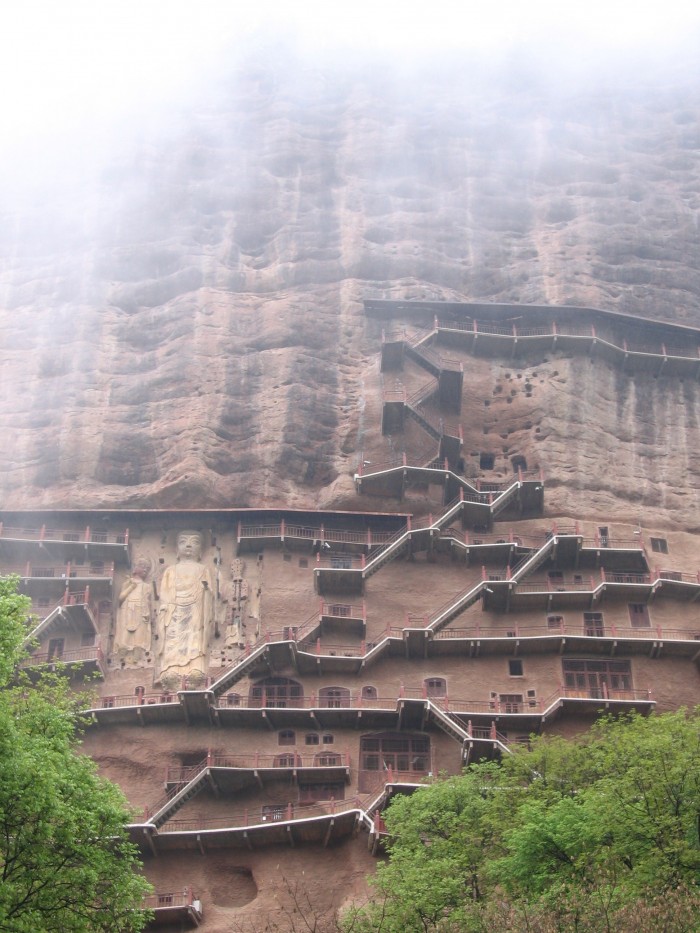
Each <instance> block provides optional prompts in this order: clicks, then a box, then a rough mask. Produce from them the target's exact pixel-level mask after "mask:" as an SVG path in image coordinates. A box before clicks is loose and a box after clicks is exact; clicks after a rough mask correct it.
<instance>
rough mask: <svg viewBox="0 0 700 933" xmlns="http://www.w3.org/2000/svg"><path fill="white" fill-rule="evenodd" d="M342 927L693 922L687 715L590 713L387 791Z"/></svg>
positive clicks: (404, 931) (695, 875)
mask: <svg viewBox="0 0 700 933" xmlns="http://www.w3.org/2000/svg"><path fill="white" fill-rule="evenodd" d="M386 824H387V829H388V832H389V834H390V835H389V840H390V841H389V843H388V852H389V859H388V861H387V862H386V863H384V864H382V865H380V866H379V868H378V871H377V875H376V877H375V878H374V879H373V884H374V886H375V891H376V893H375V898H374V902H373V904H372V905H371V906H370V907H367V908H364V909H363V910H361V911H359V912H354V913H352V912H351V913H350V914H349V915H348V917H347V924H348V928H350V927H352V930H353V931H375V933H412V931H420V933H427V931H440V933H448V931H450V933H452V931H475V933H476V931H479V933H481V931H483V933H486V931H494V930H499V931H500V930H512V931H521V930H522V931H526V930H527V931H539V933H549V931H562V933H563V931H576V933H586V931H589V933H600V931H615V933H621V931H632V930H634V931H635V933H652V931H654V933H656V931H658V930H662V929H663V930H664V931H665V933H682V931H691V930H692V931H697V930H699V929H700V921H698V917H700V887H699V885H700V837H699V832H700V714H699V713H698V712H697V711H696V712H695V713H692V714H687V713H686V712H685V711H679V712H676V713H666V714H663V715H658V716H656V715H652V716H650V717H649V718H644V717H642V716H638V715H630V716H627V717H623V718H621V719H617V720H615V719H611V718H610V719H604V720H601V721H600V722H599V723H597V724H596V725H595V726H594V727H593V728H592V729H591V730H590V732H588V733H586V734H585V735H583V736H581V737H579V738H578V739H576V740H565V739H562V738H534V739H533V741H532V747H531V749H529V750H528V749H523V750H519V751H518V752H517V753H515V754H513V755H512V756H507V757H505V758H504V760H503V762H502V763H501V764H494V763H482V764H478V765H475V766H473V767H472V768H470V769H469V770H468V771H467V772H466V773H465V774H464V775H462V776H459V777H451V778H447V779H444V780H438V781H436V782H435V783H433V784H431V785H429V786H427V787H426V788H424V789H420V790H417V791H416V792H415V793H414V794H413V795H411V796H399V797H397V798H396V799H395V800H394V802H393V803H392V804H391V806H390V807H389V809H388V811H387V813H386Z"/></svg>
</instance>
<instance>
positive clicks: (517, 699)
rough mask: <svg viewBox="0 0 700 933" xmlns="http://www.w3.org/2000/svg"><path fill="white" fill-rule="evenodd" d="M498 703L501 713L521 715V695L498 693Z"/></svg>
mask: <svg viewBox="0 0 700 933" xmlns="http://www.w3.org/2000/svg"><path fill="white" fill-rule="evenodd" d="M498 702H499V704H500V707H501V712H502V713H522V711H523V695H522V693H499V695H498Z"/></svg>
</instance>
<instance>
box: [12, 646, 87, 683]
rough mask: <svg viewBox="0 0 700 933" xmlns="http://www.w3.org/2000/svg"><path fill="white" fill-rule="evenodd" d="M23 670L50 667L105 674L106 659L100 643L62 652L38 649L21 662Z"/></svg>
mask: <svg viewBox="0 0 700 933" xmlns="http://www.w3.org/2000/svg"><path fill="white" fill-rule="evenodd" d="M19 666H20V668H22V669H23V670H39V669H42V668H48V669H50V670H51V671H59V672H61V671H64V672H65V673H66V674H69V675H73V674H77V673H80V674H85V675H97V676H99V677H101V678H104V676H105V661H104V655H103V654H102V649H101V648H100V647H99V645H89V646H86V647H83V648H74V649H71V650H69V651H63V652H61V653H58V654H57V653H53V652H49V651H38V652H36V653H34V654H32V655H30V656H29V657H28V658H25V659H24V660H23V661H21V662H20V665H19Z"/></svg>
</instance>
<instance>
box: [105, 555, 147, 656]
mask: <svg viewBox="0 0 700 933" xmlns="http://www.w3.org/2000/svg"><path fill="white" fill-rule="evenodd" d="M150 569H151V565H150V561H148V560H147V559H146V558H143V557H142V558H139V559H138V560H137V561H136V564H135V565H134V568H133V570H132V571H131V576H130V577H129V579H128V580H125V581H124V585H123V586H122V588H121V590H120V592H119V598H118V603H119V608H118V611H117V628H116V632H115V634H114V645H113V651H114V654H118V655H121V656H125V655H126V656H131V657H132V658H135V659H139V658H141V657H142V656H143V655H144V654H145V653H146V652H147V651H150V650H151V626H152V615H151V611H152V594H151V586H150V584H149V583H147V582H146V580H147V578H148V574H149V573H150Z"/></svg>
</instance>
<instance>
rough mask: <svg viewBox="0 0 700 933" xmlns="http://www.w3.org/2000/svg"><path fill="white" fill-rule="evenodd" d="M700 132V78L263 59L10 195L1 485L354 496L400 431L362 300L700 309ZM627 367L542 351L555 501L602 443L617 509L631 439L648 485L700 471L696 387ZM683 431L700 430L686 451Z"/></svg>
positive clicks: (119, 492)
mask: <svg viewBox="0 0 700 933" xmlns="http://www.w3.org/2000/svg"><path fill="white" fill-rule="evenodd" d="M699 150H700V93H698V89H697V85H695V86H693V85H692V84H685V85H684V84H683V83H682V82H679V83H673V84H667V85H665V86H663V87H659V86H656V87H643V86H639V87H634V86H627V87H624V88H622V87H620V88H614V87H613V88H610V87H603V86H601V85H599V84H595V83H593V84H591V86H590V87H587V86H585V85H578V86H577V87H575V88H572V90H571V91H569V92H566V91H562V90H561V89H558V90H557V91H556V92H555V91H553V90H552V89H551V87H548V86H547V85H544V84H542V83H541V82H539V81H538V80H537V79H535V78H533V79H532V80H529V81H528V80H524V79H523V78H522V76H521V75H518V74H513V73H512V72H507V73H498V74H495V75H488V76H485V75H483V74H481V73H476V72H474V71H470V70H469V68H464V67H463V68H461V69H460V68H456V67H455V68H451V67H447V66H446V65H445V66H444V67H437V66H431V67H425V68H423V69H422V70H420V73H418V72H417V71H413V72H412V73H411V74H410V75H408V74H401V73H399V72H398V71H392V70H390V69H389V68H388V67H387V66H386V65H383V64H381V63H375V64H374V66H373V67H369V66H368V65H367V63H363V64H362V65H359V64H358V65H357V67H351V66H348V67H341V66H338V67H337V68H336V69H335V70H333V71H329V70H328V69H325V70H324V69H310V68H308V67H306V66H303V67H302V63H300V62H298V61H296V60H295V59H294V57H293V56H292V55H291V54H282V53H280V54H279V55H276V56H275V57H274V58H272V57H266V56H262V55H260V56H257V57H256V56H253V61H252V62H249V63H248V64H247V66H246V67H245V68H244V69H240V70H239V71H238V72H237V73H236V74H234V75H231V76H229V77H228V78H227V80H226V81H222V83H221V84H220V85H219V86H217V87H215V88H212V89H211V92H210V94H209V96H208V97H207V99H205V100H201V101H199V103H198V104H197V105H196V106H192V107H190V108H183V109H182V110H181V111H180V112H179V113H178V114H177V115H176V116H174V117H173V118H172V119H171V120H170V121H169V123H168V125H167V129H166V128H164V127H163V126H160V127H153V129H152V130H151V131H150V132H148V133H144V135H143V136H142V138H141V139H140V140H139V141H138V143H136V144H134V145H129V146H127V145H126V144H125V145H124V146H123V147H122V148H120V149H117V150H115V151H114V152H113V154H112V156H111V158H110V160H109V163H108V164H107V165H103V166H99V172H98V171H96V170H94V169H95V166H94V165H90V166H88V167H87V169H86V171H85V172H84V174H83V177H82V179H81V184H80V185H77V186H75V187H71V186H70V185H68V186H63V187H54V188H50V189H49V191H48V192H46V191H42V192H38V191H37V193H35V195H34V196H33V197H29V198H27V199H25V201H24V202H22V204H21V205H20V206H17V205H10V206H8V207H7V209H6V210H5V212H4V216H3V218H2V225H1V232H0V237H1V239H2V259H1V260H0V327H1V328H2V333H3V340H2V345H1V347H0V387H1V390H0V436H2V438H3V443H2V444H1V445H0V505H2V506H3V507H5V508H11V507H18V508H19V507H22V508H27V507H39V506H42V507H61V506H68V505H70V506H71V507H73V508H75V507H84V508H89V507H104V506H109V507H118V506H130V507H133V506H158V507H166V506H167V507H211V506H219V505H226V506H233V505H235V506H247V505H250V506H253V505H255V506H265V505H274V504H277V503H279V502H280V501H282V500H283V501H284V502H285V504H286V505H287V506H288V507H294V506H304V507H310V506H311V507H312V506H315V505H320V506H323V507H345V508H348V507H350V508H357V507H358V504H357V503H356V499H355V493H354V488H353V485H352V473H353V471H354V469H355V467H356V464H357V459H358V456H359V454H360V451H361V450H362V449H364V448H365V447H366V446H367V445H368V444H370V445H371V444H373V443H374V444H376V446H377V447H378V448H379V447H381V440H380V439H379V438H377V437H376V432H377V414H378V410H379V408H378V399H379V392H380V380H379V371H378V348H379V344H378V341H379V335H380V333H379V327H378V325H377V324H376V323H369V324H368V322H367V321H366V319H365V317H364V315H363V310H362V303H361V302H362V299H363V298H371V297H385V298H386V297H394V298H426V299H450V300H489V301H490V300H493V301H507V302H517V303H523V304H527V303H553V304H577V305H587V306H592V307H598V308H603V309H614V310H617V311H622V312H624V313H630V314H641V315H646V316H648V317H654V318H661V319H665V320H672V321H679V322H683V323H688V324H696V325H700V271H699V270H698V267H697V262H696V259H697V253H698V247H699V246H700V229H699V226H698V210H699V208H700V152H699ZM494 366H495V364H494ZM554 370H558V371H559V372H560V373H562V375H560V376H554V375H552V372H553V371H554ZM499 373H500V370H498V368H497V367H496V368H495V369H492V371H491V372H490V373H489V374H484V373H480V372H478V371H476V370H475V372H474V378H475V379H482V378H493V379H494V380H495V381H498V379H499V378H501V375H499ZM468 378H469V377H468ZM557 379H559V381H560V383H563V380H564V379H568V380H569V381H568V385H569V388H570V389H571V387H572V386H573V391H572V392H571V394H570V395H567V392H568V390H567V392H564V393H562V392H555V391H554V389H553V388H552V387H553V386H554V387H556V380H557ZM616 379H617V381H618V382H619V379H618V377H616V376H615V374H614V373H612V372H606V373H604V374H603V375H602V376H601V374H600V371H599V370H595V372H593V371H591V370H586V369H584V368H582V367H581V366H580V364H578V363H576V362H572V363H570V364H569V363H566V364H565V365H564V366H554V365H551V366H550V367H549V370H548V371H547V372H546V373H544V371H543V375H542V380H544V381H543V383H542V385H543V388H542V392H544V394H545V396H546V397H545V398H543V399H542V402H543V406H544V407H545V408H546V414H545V415H544V416H543V423H542V426H541V431H540V432H539V433H538V436H537V438H536V440H537V454H536V458H537V460H538V461H539V463H540V464H541V465H543V466H545V467H546V472H547V478H548V480H549V481H550V482H551V483H552V484H553V486H555V487H556V486H560V487H561V488H563V489H564V494H563V495H562V496H561V497H560V501H559V502H556V498H555V507H560V508H564V506H565V503H566V502H567V496H568V495H569V494H570V493H571V489H570V488H568V484H569V478H570V477H572V476H577V477H580V476H581V470H580V469H579V467H581V466H584V465H585V467H586V469H585V470H584V471H583V472H584V474H585V475H586V476H588V477H591V480H590V482H591V486H592V488H595V489H597V490H599V491H600V497H601V498H600V501H601V502H604V503H605V506H606V508H608V506H609V507H610V508H611V509H614V508H615V507H616V506H615V504H614V503H615V497H616V496H618V495H619V493H620V487H621V483H620V482H619V480H616V479H615V477H614V476H613V475H611V474H610V473H609V472H608V470H607V454H606V448H609V446H610V445H612V447H613V448H614V447H615V445H618V446H619V445H620V444H621V445H622V447H620V449H619V451H618V453H619V457H621V458H622V460H623V461H624V464H623V465H624V468H625V469H626V470H628V471H629V470H630V469H631V470H632V471H633V472H635V471H636V472H637V473H638V474H639V477H640V478H641V481H642V485H643V486H645V484H646V486H648V487H649V488H648V489H647V492H648V493H649V495H652V493H651V491H650V490H651V484H652V483H653V482H655V481H656V480H657V479H658V478H659V476H660V475H662V476H664V477H665V478H664V482H665V483H666V486H667V487H668V488H669V489H670V488H675V487H677V486H679V485H680V484H681V483H683V482H687V483H689V484H690V485H691V486H698V485H700V478H698V475H697V473H696V471H697V469H698V466H697V463H696V462H695V461H694V460H693V455H692V450H693V449H697V443H696V441H697V438H695V434H694V433H693V432H695V431H696V428H695V427H694V419H695V414H696V386H695V385H691V386H685V387H683V386H678V385H675V386H674V387H673V388H667V389H664V390H663V394H664V397H663V399H662V400H661V401H660V402H659V405H657V406H656V408H655V409H654V411H652V412H649V410H648V409H645V406H644V402H643V400H642V401H637V402H636V401H635V400H634V399H632V398H631V397H630V394H629V387H625V386H620V385H618V384H617V382H616ZM552 380H554V382H552ZM535 382H537V381H536V380H535ZM599 389H600V391H598V390H599ZM538 391H539V390H538ZM669 393H670V394H669ZM670 395H674V399H675V401H674V400H673V399H671V398H670ZM676 396H678V397H677V398H676ZM671 402H673V404H671ZM635 405H637V409H638V411H637V414H638V415H639V414H640V413H641V418H642V421H644V422H645V423H648V425H649V427H648V429H647V430H646V434H645V435H644V438H643V439H642V441H638V438H637V436H636V433H635V432H636V428H635V425H636V423H637V422H636V421H635V418H636V417H637V416H636V415H634V414H633V415H632V416H629V417H628V415H629V412H630V411H634V406H635ZM655 405H656V403H655ZM620 406H622V408H621V407H620ZM630 406H631V408H630ZM671 410H673V411H674V412H675V414H674V415H673V416H672V417H671V416H668V417H667V414H666V413H667V412H668V411H671ZM522 420H523V423H525V422H531V424H530V428H528V429H527V430H528V431H530V432H531V433H532V432H534V430H535V425H534V421H533V419H532V418H530V417H528V416H526V415H523V418H522ZM622 422H624V430H622V431H621V428H620V424H621V423H622ZM472 427H473V430H474V431H475V432H478V431H482V430H483V425H482V424H481V422H479V423H478V424H474V425H473V426H472ZM533 436H534V435H533ZM625 436H626V437H627V438H628V441H629V444H631V445H632V446H631V447H629V446H628V447H627V448H625V447H624V445H625V443H627V441H625V440H624V437H625ZM621 437H622V440H620V438H621ZM572 439H573V440H574V445H573V446H574V447H575V449H576V458H577V463H576V464H573V463H572V461H571V455H572V444H571V440H572ZM528 443H529V442H528ZM533 443H534V441H533ZM638 443H643V444H644V445H645V451H646V453H645V454H644V456H646V457H647V459H648V460H649V463H647V464H644V463H642V464H641V466H640V462H639V456H640V454H639V451H638V450H637V449H636V448H635V447H634V445H635V444H638ZM466 444H467V447H470V446H471V447H474V446H475V444H476V441H475V440H474V439H472V440H471V441H470V440H469V439H467V442H466ZM671 444H678V445H679V446H680V447H681V450H686V451H691V452H689V453H688V454H687V456H686V455H685V454H684V455H683V457H682V458H681V460H679V461H678V462H677V463H676V465H675V466H674V467H673V468H669V467H668V464H667V463H666V461H665V459H664V458H665V456H666V451H667V449H668V446H669V445H671ZM480 445H481V441H480V442H479V444H478V445H476V449H477V450H478V449H479V447H480ZM523 445H525V446H527V445H526V444H525V441H522V442H521V446H523ZM511 446H512V445H511ZM533 456H535V455H534V454H532V455H531V457H530V459H532V457H533ZM581 458H584V459H585V460H586V463H585V464H583V463H579V462H578V461H579V460H581ZM635 458H636V459H635ZM651 461H654V462H653V463H652V462H651ZM572 482H573V480H572ZM575 482H576V483H578V484H579V485H580V479H577V480H576V481H575ZM567 490H568V491H567ZM574 491H575V490H574ZM658 495H660V493H658V491H657V492H654V493H653V496H657V497H658ZM653 496H652V498H653ZM575 504H577V505H579V506H581V505H582V504H583V497H581V501H579V502H576V503H575Z"/></svg>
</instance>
